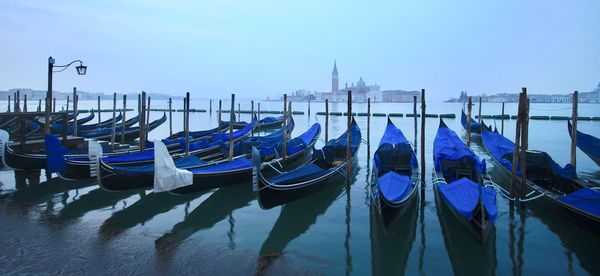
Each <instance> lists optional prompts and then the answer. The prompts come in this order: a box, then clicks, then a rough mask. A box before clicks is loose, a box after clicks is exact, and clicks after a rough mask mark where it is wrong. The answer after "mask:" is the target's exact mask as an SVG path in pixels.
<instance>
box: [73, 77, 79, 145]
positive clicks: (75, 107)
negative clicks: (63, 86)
mask: <svg viewBox="0 0 600 276" xmlns="http://www.w3.org/2000/svg"><path fill="white" fill-rule="evenodd" d="M73 112H75V114H77V113H79V96H77V87H73ZM73 136H77V115H75V122H74V124H73Z"/></svg>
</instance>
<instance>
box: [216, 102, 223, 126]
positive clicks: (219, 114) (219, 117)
mask: <svg viewBox="0 0 600 276" xmlns="http://www.w3.org/2000/svg"><path fill="white" fill-rule="evenodd" d="M221 113H222V109H221V100H219V110H218V111H217V120H218V121H219V123H218V126H219V132H220V131H221Z"/></svg>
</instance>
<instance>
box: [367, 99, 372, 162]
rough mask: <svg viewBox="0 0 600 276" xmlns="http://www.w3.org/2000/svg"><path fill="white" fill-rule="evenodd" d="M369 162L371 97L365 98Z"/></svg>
mask: <svg viewBox="0 0 600 276" xmlns="http://www.w3.org/2000/svg"><path fill="white" fill-rule="evenodd" d="M368 162H371V98H370V97H369V98H367V163H368Z"/></svg>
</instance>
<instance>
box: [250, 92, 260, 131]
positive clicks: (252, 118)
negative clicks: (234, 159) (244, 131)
mask: <svg viewBox="0 0 600 276" xmlns="http://www.w3.org/2000/svg"><path fill="white" fill-rule="evenodd" d="M252 121H254V101H250V123H252ZM256 123H257V124H258V122H256ZM250 135H251V136H252V137H254V129H253V130H252V132H250Z"/></svg>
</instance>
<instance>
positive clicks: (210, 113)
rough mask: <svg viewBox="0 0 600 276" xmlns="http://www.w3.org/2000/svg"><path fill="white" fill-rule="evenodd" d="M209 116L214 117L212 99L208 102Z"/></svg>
mask: <svg viewBox="0 0 600 276" xmlns="http://www.w3.org/2000/svg"><path fill="white" fill-rule="evenodd" d="M208 114H209V115H210V116H212V99H210V100H209V101H208Z"/></svg>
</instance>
